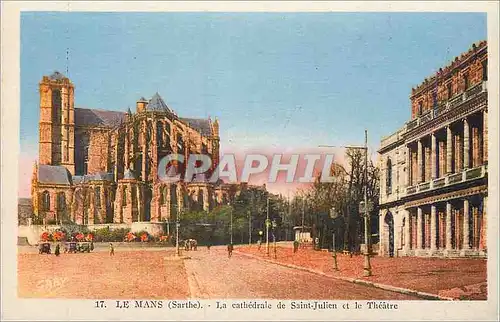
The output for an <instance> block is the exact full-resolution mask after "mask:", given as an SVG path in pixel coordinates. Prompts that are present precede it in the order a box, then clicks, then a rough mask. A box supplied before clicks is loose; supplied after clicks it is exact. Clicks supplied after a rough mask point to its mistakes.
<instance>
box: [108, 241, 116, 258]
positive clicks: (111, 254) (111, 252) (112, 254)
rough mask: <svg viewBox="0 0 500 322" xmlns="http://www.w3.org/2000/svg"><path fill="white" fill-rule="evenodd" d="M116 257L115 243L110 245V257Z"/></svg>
mask: <svg viewBox="0 0 500 322" xmlns="http://www.w3.org/2000/svg"><path fill="white" fill-rule="evenodd" d="M114 255H115V247H114V246H113V243H109V256H114Z"/></svg>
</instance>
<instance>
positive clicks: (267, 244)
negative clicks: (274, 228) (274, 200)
mask: <svg viewBox="0 0 500 322" xmlns="http://www.w3.org/2000/svg"><path fill="white" fill-rule="evenodd" d="M270 225H271V222H270V221H269V196H268V197H267V214H266V254H267V256H269V226H270Z"/></svg>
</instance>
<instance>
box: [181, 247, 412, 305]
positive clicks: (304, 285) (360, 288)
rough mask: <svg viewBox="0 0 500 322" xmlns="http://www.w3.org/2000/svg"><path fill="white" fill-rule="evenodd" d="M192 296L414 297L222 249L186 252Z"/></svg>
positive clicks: (294, 297)
mask: <svg viewBox="0 0 500 322" xmlns="http://www.w3.org/2000/svg"><path fill="white" fill-rule="evenodd" d="M184 254H185V255H188V256H190V257H191V259H188V260H186V261H185V266H186V271H187V274H188V280H189V286H190V290H191V297H193V298H202V299H203V298H205V299H216V298H225V299H229V298H239V299H244V298H266V299H278V298H279V299H346V300H354V299H365V300H367V299H373V300H388V299H392V300H411V299H417V298H415V297H413V296H409V295H403V294H399V293H396V292H391V291H385V290H381V289H377V288H373V287H369V286H364V285H358V284H354V283H349V282H344V281H339V280H335V279H331V278H328V277H324V276H319V275H316V274H312V273H308V272H304V271H300V270H297V269H293V268H287V267H283V266H279V265H275V264H272V263H266V262H263V261H260V260H258V259H252V258H249V257H247V256H244V255H240V254H236V253H233V256H232V257H231V258H228V255H227V251H226V250H225V249H224V248H222V247H213V248H212V249H211V250H210V251H208V250H207V249H206V248H205V247H200V248H199V249H198V250H197V251H190V252H185V253H184Z"/></svg>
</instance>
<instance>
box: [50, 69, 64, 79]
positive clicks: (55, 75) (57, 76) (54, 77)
mask: <svg viewBox="0 0 500 322" xmlns="http://www.w3.org/2000/svg"><path fill="white" fill-rule="evenodd" d="M64 78H66V76H64V75H63V74H61V73H60V72H58V71H57V70H56V71H55V72H54V73H52V75H50V76H49V79H51V80H62V79H64Z"/></svg>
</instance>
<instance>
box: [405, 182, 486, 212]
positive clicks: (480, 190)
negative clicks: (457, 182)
mask: <svg viewBox="0 0 500 322" xmlns="http://www.w3.org/2000/svg"><path fill="white" fill-rule="evenodd" d="M487 192H488V186H487V185H486V184H485V185H481V186H476V187H470V188H466V189H462V190H456V191H451V192H447V193H443V194H439V195H435V196H430V197H427V198H422V199H417V200H412V201H408V202H406V203H405V207H406V208H413V207H418V206H422V205H428V204H432V203H436V202H442V201H447V200H451V199H457V198H463V197H468V196H472V195H476V194H484V193H487Z"/></svg>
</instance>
